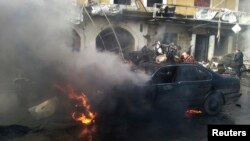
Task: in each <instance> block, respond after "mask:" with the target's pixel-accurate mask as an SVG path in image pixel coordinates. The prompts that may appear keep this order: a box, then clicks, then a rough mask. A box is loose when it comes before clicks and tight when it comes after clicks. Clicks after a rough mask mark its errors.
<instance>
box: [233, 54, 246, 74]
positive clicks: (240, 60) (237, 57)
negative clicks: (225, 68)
mask: <svg viewBox="0 0 250 141" xmlns="http://www.w3.org/2000/svg"><path fill="white" fill-rule="evenodd" d="M243 57H244V55H243V53H242V52H241V51H240V49H236V53H235V55H234V62H235V71H236V75H237V77H238V78H241V71H240V69H241V67H242V65H243Z"/></svg>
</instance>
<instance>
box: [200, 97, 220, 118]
mask: <svg viewBox="0 0 250 141" xmlns="http://www.w3.org/2000/svg"><path fill="white" fill-rule="evenodd" d="M222 106H223V98H222V96H221V94H219V93H214V94H210V95H208V97H207V98H206V100H205V102H204V111H205V113H206V114H208V115H217V114H218V113H220V112H221V110H222Z"/></svg>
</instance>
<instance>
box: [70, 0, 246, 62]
mask: <svg viewBox="0 0 250 141" xmlns="http://www.w3.org/2000/svg"><path fill="white" fill-rule="evenodd" d="M77 2H78V4H79V5H80V6H82V7H83V11H82V12H83V15H84V19H83V22H82V23H80V24H79V25H76V26H75V27H74V31H75V33H77V34H78V35H77V36H78V37H79V38H80V39H79V40H78V41H79V42H80V43H78V44H77V45H78V46H79V47H80V48H81V50H83V49H84V48H93V49H97V50H108V51H113V52H119V47H121V48H122V50H123V51H125V52H126V51H137V50H140V49H141V48H143V47H145V46H147V47H149V48H151V47H152V45H153V44H154V42H155V41H161V43H163V44H168V43H174V44H176V45H178V46H180V47H181V50H182V51H189V52H190V53H191V54H192V55H193V56H194V57H195V59H196V60H198V61H208V60H211V59H212V58H213V57H214V56H221V55H225V54H227V53H231V52H233V50H234V48H236V47H238V36H239V34H240V33H241V32H239V31H238V30H237V32H236V31H233V30H232V28H233V27H234V26H239V27H240V29H241V31H242V30H245V29H246V28H247V26H248V25H249V24H250V22H249V21H250V20H249V21H248V17H249V15H248V14H247V13H243V12H240V11H239V10H240V9H239V5H240V2H241V0H94V1H89V0H78V1H77ZM155 3H157V4H155ZM166 7H167V8H166ZM100 9H101V10H100ZM98 10H99V11H98ZM161 10H162V11H163V14H161V13H160V14H159V11H161ZM171 10H172V11H171ZM173 11H174V13H173ZM157 12H158V14H157ZM164 12H165V14H164ZM166 12H170V13H167V14H166ZM239 15H240V16H239ZM242 15H243V16H242ZM238 32H239V33H238Z"/></svg>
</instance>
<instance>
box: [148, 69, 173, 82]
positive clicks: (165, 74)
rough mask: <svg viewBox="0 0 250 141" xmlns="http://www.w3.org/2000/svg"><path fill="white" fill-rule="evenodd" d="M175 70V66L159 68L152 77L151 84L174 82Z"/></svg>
mask: <svg viewBox="0 0 250 141" xmlns="http://www.w3.org/2000/svg"><path fill="white" fill-rule="evenodd" d="M176 70H177V67H175V66H170V67H164V68H161V69H160V70H158V71H157V72H156V74H155V75H154V76H153V79H152V82H153V84H160V83H173V82H175V77H176V72H177V71H176Z"/></svg>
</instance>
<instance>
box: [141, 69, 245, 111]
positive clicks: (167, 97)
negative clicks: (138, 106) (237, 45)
mask: <svg viewBox="0 0 250 141" xmlns="http://www.w3.org/2000/svg"><path fill="white" fill-rule="evenodd" d="M146 87H147V89H146V90H147V92H148V96H149V98H150V99H151V101H152V102H153V104H154V105H156V106H157V107H158V108H159V107H160V108H163V109H164V106H166V107H167V108H169V104H171V105H172V104H173V105H179V106H183V108H184V109H186V108H200V109H201V110H203V111H204V112H205V113H206V114H208V115H216V114H218V113H219V112H220V111H221V109H222V107H223V105H224V104H229V103H232V102H235V101H236V100H237V99H238V98H239V97H240V95H241V94H240V92H239V91H240V81H239V79H237V78H234V77H226V76H222V75H220V74H217V73H215V72H213V71H211V70H210V69H207V68H204V67H202V66H201V65H199V64H169V65H164V66H161V67H160V68H159V69H158V70H156V71H155V72H154V73H153V75H152V78H151V80H150V81H149V82H148V84H147V86H146Z"/></svg>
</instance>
